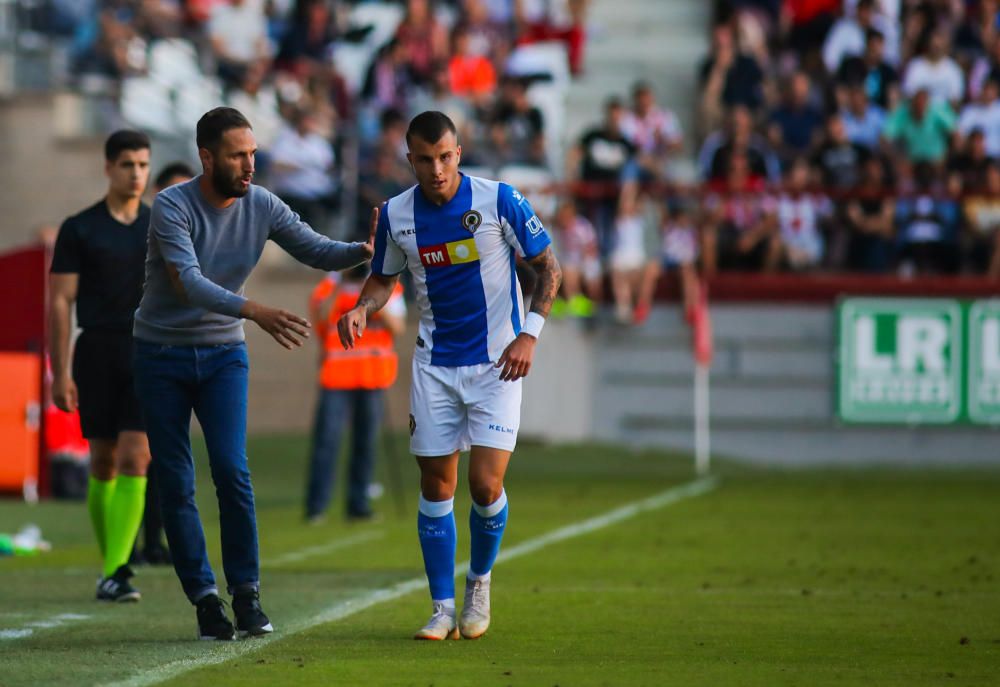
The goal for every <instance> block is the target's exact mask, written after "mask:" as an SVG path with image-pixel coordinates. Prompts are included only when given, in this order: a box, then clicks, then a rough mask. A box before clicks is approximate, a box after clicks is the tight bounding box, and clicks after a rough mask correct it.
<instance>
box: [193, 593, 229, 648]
mask: <svg viewBox="0 0 1000 687" xmlns="http://www.w3.org/2000/svg"><path fill="white" fill-rule="evenodd" d="M195 607H196V608H197V609H198V639H203V640H206V641H211V640H213V639H220V640H232V639H236V629H235V628H234V627H233V623H232V622H231V621H230V620H229V616H228V615H226V608H225V603H224V602H223V601H222V599H220V598H219V597H218V595H217V594H209V595H208V596H203V597H201V598H200V599H198V603H196V604H195Z"/></svg>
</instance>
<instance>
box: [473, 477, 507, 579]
mask: <svg viewBox="0 0 1000 687" xmlns="http://www.w3.org/2000/svg"><path fill="white" fill-rule="evenodd" d="M506 526H507V492H506V491H501V492H500V498H498V499H497V500H496V501H494V502H493V503H491V504H490V505H488V506H480V505H479V504H478V503H475V502H473V504H472V511H471V512H470V513H469V535H470V538H471V541H472V547H471V548H472V551H471V554H472V555H471V556H470V557H469V578H470V579H477V578H482V577H487V576H488V575H489V574H490V570H492V569H493V563H494V562H495V561H496V559H497V554H498V553H499V552H500V540H501V539H503V531H504V528H505V527H506Z"/></svg>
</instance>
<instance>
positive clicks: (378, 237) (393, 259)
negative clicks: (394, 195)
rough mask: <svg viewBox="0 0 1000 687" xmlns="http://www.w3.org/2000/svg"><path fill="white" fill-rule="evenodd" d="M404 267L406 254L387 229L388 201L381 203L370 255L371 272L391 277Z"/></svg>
mask: <svg viewBox="0 0 1000 687" xmlns="http://www.w3.org/2000/svg"><path fill="white" fill-rule="evenodd" d="M405 267H406V254H405V253H404V252H403V251H402V249H401V248H400V247H399V244H397V243H396V242H395V241H394V240H393V238H392V234H391V233H390V231H389V203H382V208H381V210H380V211H379V215H378V226H376V227H375V255H374V256H372V274H377V275H379V276H380V277H392V276H395V275H397V274H399V273H400V272H402V271H403V269H404V268H405Z"/></svg>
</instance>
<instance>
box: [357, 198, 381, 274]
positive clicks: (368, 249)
mask: <svg viewBox="0 0 1000 687" xmlns="http://www.w3.org/2000/svg"><path fill="white" fill-rule="evenodd" d="M378 215H379V208H378V205H376V206H375V207H373V208H372V216H371V220H370V221H369V226H368V241H367V242H365V243H363V244H361V245H362V246H364V249H365V253H367V257H366V258H365V259H366V260H371V259H372V257H373V256H374V255H375V231H376V230H377V229H378Z"/></svg>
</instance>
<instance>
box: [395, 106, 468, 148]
mask: <svg viewBox="0 0 1000 687" xmlns="http://www.w3.org/2000/svg"><path fill="white" fill-rule="evenodd" d="M449 131H450V132H451V133H453V134H455V135H456V136H457V135H458V129H456V128H455V122H453V121H451V119H450V118H449V117H448V115H446V114H445V113H444V112H438V111H437V110H428V111H427V112H421V113H420V114H418V115H417V116H416V117H414V118H413V119H411V120H410V127H409V128H408V129H407V130H406V142H407V143H410V141H411V140H413V139H414V138H419V139H420V140H422V141H427V142H428V143H437V142H438V141H440V140H441V137H442V136H444V135H445V133H447V132H449Z"/></svg>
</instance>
